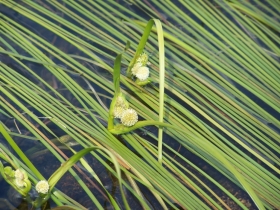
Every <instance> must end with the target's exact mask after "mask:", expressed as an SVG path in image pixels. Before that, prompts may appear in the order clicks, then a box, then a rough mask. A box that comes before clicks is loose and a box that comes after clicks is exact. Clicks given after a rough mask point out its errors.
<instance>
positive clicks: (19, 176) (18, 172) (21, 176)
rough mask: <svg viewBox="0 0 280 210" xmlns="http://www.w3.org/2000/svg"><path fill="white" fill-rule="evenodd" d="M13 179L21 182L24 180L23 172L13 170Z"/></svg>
mask: <svg viewBox="0 0 280 210" xmlns="http://www.w3.org/2000/svg"><path fill="white" fill-rule="evenodd" d="M15 178H16V179H18V180H23V179H24V174H23V172H22V171H21V170H19V169H17V170H15Z"/></svg>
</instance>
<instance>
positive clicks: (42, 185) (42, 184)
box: [35, 180, 50, 194]
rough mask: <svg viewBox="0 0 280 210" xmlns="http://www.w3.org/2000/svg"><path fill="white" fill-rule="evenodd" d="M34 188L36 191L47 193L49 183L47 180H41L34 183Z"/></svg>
mask: <svg viewBox="0 0 280 210" xmlns="http://www.w3.org/2000/svg"><path fill="white" fill-rule="evenodd" d="M35 189H36V190H37V192H38V193H42V194H47V193H48V191H49V189H50V185H49V183H48V181H46V180H41V181H39V182H38V183H37V184H36V186H35Z"/></svg>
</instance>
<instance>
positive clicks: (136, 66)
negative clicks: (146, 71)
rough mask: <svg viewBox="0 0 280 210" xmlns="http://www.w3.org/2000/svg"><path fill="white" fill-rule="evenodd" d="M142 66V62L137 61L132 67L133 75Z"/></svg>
mask: <svg viewBox="0 0 280 210" xmlns="http://www.w3.org/2000/svg"><path fill="white" fill-rule="evenodd" d="M141 66H142V64H141V63H139V62H137V63H135V64H134V66H133V67H132V69H131V73H132V74H133V75H136V73H137V71H138V69H139V68H140V67H141Z"/></svg>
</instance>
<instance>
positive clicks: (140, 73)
mask: <svg viewBox="0 0 280 210" xmlns="http://www.w3.org/2000/svg"><path fill="white" fill-rule="evenodd" d="M149 74H150V71H149V68H148V67H146V66H142V67H140V68H138V70H137V72H136V74H135V76H136V77H137V78H138V79H139V80H140V81H144V80H146V79H147V78H148V77H149Z"/></svg>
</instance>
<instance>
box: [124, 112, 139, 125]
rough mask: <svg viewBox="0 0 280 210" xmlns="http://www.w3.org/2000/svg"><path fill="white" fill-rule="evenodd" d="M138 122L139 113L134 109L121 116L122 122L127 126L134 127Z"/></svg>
mask: <svg viewBox="0 0 280 210" xmlns="http://www.w3.org/2000/svg"><path fill="white" fill-rule="evenodd" d="M137 121H138V115H137V112H136V111H135V110H134V109H127V110H125V111H124V112H123V114H122V116H121V122H122V124H123V125H125V126H133V125H134V124H135V123H136V122H137Z"/></svg>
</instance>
